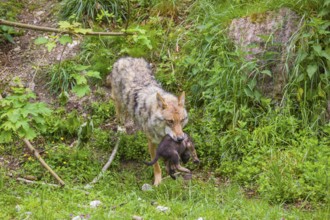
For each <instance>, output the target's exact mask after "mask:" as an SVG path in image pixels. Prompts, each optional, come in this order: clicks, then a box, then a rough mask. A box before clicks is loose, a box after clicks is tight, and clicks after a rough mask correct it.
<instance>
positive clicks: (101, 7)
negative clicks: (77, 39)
mask: <svg viewBox="0 0 330 220" xmlns="http://www.w3.org/2000/svg"><path fill="white" fill-rule="evenodd" d="M127 7H128V6H127V5H126V2H125V1H120V0H110V1H107V0H97V1H94V0H84V1H81V0H73V1H72V0H65V1H63V2H62V7H61V10H60V15H61V17H62V18H63V19H70V18H71V19H72V18H73V17H74V20H75V21H79V22H82V23H83V24H84V25H85V26H88V21H89V20H92V21H95V20H97V21H103V20H104V21H107V22H108V23H115V24H116V23H118V24H121V23H122V22H123V21H125V20H126V19H127Z"/></svg>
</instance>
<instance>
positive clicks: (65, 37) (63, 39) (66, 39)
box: [58, 35, 72, 45]
mask: <svg viewBox="0 0 330 220" xmlns="http://www.w3.org/2000/svg"><path fill="white" fill-rule="evenodd" d="M58 41H59V42H60V44H62V45H65V44H68V43H69V44H71V43H72V37H70V36H69V35H62V36H61V37H60V39H59V40H58Z"/></svg>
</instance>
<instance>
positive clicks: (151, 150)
mask: <svg viewBox="0 0 330 220" xmlns="http://www.w3.org/2000/svg"><path fill="white" fill-rule="evenodd" d="M148 147H149V153H150V156H151V160H153V159H154V158H155V156H156V147H157V146H156V145H155V144H153V143H152V142H151V141H150V140H148ZM153 166H154V176H155V182H154V185H155V186H158V185H159V184H160V182H161V181H162V171H161V169H160V166H159V164H158V162H156V163H155V164H154V165H153Z"/></svg>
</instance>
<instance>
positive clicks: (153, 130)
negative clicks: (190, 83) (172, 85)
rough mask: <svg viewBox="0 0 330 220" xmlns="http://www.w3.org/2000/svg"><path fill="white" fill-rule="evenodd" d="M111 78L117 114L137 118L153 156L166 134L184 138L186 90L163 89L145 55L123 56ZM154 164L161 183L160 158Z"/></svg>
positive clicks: (157, 181)
mask: <svg viewBox="0 0 330 220" xmlns="http://www.w3.org/2000/svg"><path fill="white" fill-rule="evenodd" d="M107 82H108V84H110V86H111V97H112V99H113V100H114V103H115V106H116V113H117V117H119V119H120V120H121V121H123V120H126V119H133V120H134V122H135V125H137V126H138V127H139V128H140V129H141V130H143V131H144V133H145V134H146V136H147V138H148V147H149V153H150V155H151V158H152V159H153V158H154V157H155V155H156V146H157V145H158V144H159V143H160V142H161V140H162V138H163V137H164V136H165V135H169V136H170V137H171V138H172V139H173V140H175V141H182V140H183V139H184V133H183V131H182V129H183V127H184V126H185V125H186V124H187V122H188V114H187V111H186V109H185V93H184V92H182V93H181V95H180V96H179V97H176V96H175V95H173V94H171V93H169V92H166V91H165V90H164V89H162V87H161V86H160V84H159V83H158V82H157V81H156V80H155V78H154V76H153V73H152V70H151V67H150V65H149V64H148V63H147V62H146V61H145V60H144V59H142V58H131V57H125V58H121V59H119V60H118V61H117V62H115V64H114V65H113V69H112V72H111V73H110V74H109V76H108V77H107ZM153 167H154V177H155V180H154V184H155V185H158V184H160V183H161V179H162V175H161V169H160V167H159V164H158V163H157V162H156V163H155V164H154V166H153Z"/></svg>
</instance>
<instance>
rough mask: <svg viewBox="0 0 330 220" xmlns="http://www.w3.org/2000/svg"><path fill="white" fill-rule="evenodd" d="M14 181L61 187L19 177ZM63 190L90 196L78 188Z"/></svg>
mask: <svg viewBox="0 0 330 220" xmlns="http://www.w3.org/2000/svg"><path fill="white" fill-rule="evenodd" d="M16 180H18V181H21V182H24V183H27V184H39V185H46V186H53V187H57V188H59V187H61V185H57V184H52V183H45V182H38V181H33V180H28V179H24V178H21V177H17V178H16ZM65 188H66V189H70V190H74V191H79V192H82V193H85V194H86V195H89V194H90V192H88V191H86V190H82V189H78V188H70V187H67V186H66V187H65Z"/></svg>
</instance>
